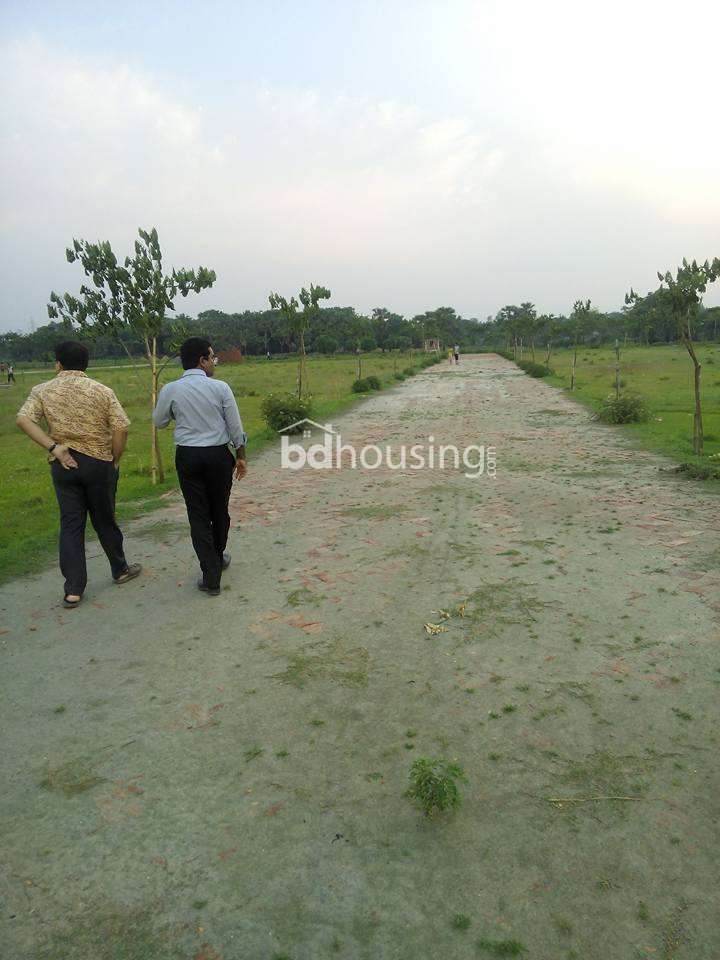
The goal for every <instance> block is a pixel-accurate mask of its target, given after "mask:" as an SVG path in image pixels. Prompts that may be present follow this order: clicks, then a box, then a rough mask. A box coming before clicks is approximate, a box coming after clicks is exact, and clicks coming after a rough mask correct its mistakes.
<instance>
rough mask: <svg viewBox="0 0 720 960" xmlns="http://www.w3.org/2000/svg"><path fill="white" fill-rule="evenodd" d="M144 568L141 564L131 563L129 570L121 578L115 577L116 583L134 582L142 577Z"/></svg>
mask: <svg viewBox="0 0 720 960" xmlns="http://www.w3.org/2000/svg"><path fill="white" fill-rule="evenodd" d="M141 570H142V567H141V566H140V564H139V563H131V564H130V565H129V566H128V568H127V570H124V571H123V572H122V573H121V574H120V576H119V577H113V579H114V581H115V583H127V582H128V580H134V579H135V577H137V576H139V575H140V571H141Z"/></svg>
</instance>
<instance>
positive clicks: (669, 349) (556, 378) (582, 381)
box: [525, 343, 720, 462]
mask: <svg viewBox="0 0 720 960" xmlns="http://www.w3.org/2000/svg"><path fill="white" fill-rule="evenodd" d="M697 354H698V357H699V359H700V362H701V363H702V377H703V380H702V397H703V426H704V430H705V454H706V456H707V455H710V454H714V453H718V452H720V346H718V345H717V344H713V343H709V344H702V345H700V346H698V347H697ZM544 356H545V354H544V351H540V350H537V351H536V359H537V360H538V361H542V360H544ZM529 358H530V357H529V353H528V352H527V351H526V353H525V359H529ZM571 363H572V351H571V350H558V351H556V352H555V353H553V354H552V356H551V358H550V367H551V368H552V370H553V373H554V375H553V376H551V377H548V378H547V379H546V381H545V382H546V383H551V384H553V385H554V386H557V387H564V388H569V386H570V366H571ZM620 377H621V381H622V382H623V383H624V386H623V390H626V391H627V392H629V393H638V394H640V395H641V396H643V397H645V399H646V400H647V403H648V406H649V408H650V410H651V411H652V418H651V419H650V420H649V421H648V422H647V423H633V424H625V425H624V426H622V427H618V428H617V429H620V430H622V432H623V433H624V434H625V435H627V436H631V437H633V438H635V439H636V440H637V442H638V443H639V444H641V445H642V446H644V447H647V448H648V449H652V450H655V451H657V452H659V453H663V454H665V455H666V456H669V457H672V458H673V459H674V460H677V461H680V462H682V461H694V460H695V459H696V458H695V457H694V455H693V449H692V416H693V410H694V395H693V366H692V362H691V360H690V357H689V356H688V354H687V351H686V350H685V348H684V347H682V346H657V347H635V346H630V347H623V348H621V351H620ZM614 390H615V351H614V350H613V349H612V348H609V347H599V348H597V349H584V350H580V351H579V352H578V363H577V373H576V388H575V390H574V391H573V392H572V393H570V391H569V390H568V395H569V396H572V397H573V398H574V399H576V400H579V401H580V402H582V403H585V404H587V405H588V406H589V407H591V408H592V409H594V410H597V409H598V408H599V407H600V404H601V402H602V400H603V399H604V398H605V397H606V396H607V395H608V394H610V393H614Z"/></svg>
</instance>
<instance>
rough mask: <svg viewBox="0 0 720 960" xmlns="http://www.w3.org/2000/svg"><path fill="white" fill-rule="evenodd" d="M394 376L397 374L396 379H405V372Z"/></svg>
mask: <svg viewBox="0 0 720 960" xmlns="http://www.w3.org/2000/svg"><path fill="white" fill-rule="evenodd" d="M394 376H395V379H396V380H404V379H405V374H404V373H396V374H395V375H394Z"/></svg>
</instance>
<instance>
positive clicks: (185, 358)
mask: <svg viewBox="0 0 720 960" xmlns="http://www.w3.org/2000/svg"><path fill="white" fill-rule="evenodd" d="M209 356H210V341H209V340H206V339H205V337H190V338H189V339H188V340H186V341H185V343H183V345H182V346H181V347H180V359H181V360H182V365H183V370H193V369H194V368H195V367H197V366H199V364H200V359H201V357H209Z"/></svg>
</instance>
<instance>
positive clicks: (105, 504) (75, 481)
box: [50, 450, 127, 596]
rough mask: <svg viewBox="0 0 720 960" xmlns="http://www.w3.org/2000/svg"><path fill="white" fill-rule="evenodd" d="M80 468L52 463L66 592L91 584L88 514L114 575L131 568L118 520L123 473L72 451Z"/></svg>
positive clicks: (69, 592) (74, 591)
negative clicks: (87, 557) (87, 559)
mask: <svg viewBox="0 0 720 960" xmlns="http://www.w3.org/2000/svg"><path fill="white" fill-rule="evenodd" d="M70 452H71V453H72V455H73V457H74V458H75V460H76V461H77V468H75V469H71V470H66V469H65V468H64V467H63V466H62V464H60V463H59V462H58V461H57V460H53V461H52V463H51V464H50V470H51V472H52V480H53V484H54V486H55V494H56V496H57V501H58V505H59V507H60V570H61V571H62V574H63V576H64V577H65V595H66V596H67V595H68V594H78V595H79V594H82V593H83V591H84V590H85V587H86V586H87V566H86V563H85V527H86V525H87V517H88V513H89V514H90V522H91V523H92V525H93V527H94V528H95V533H97V535H98V540H99V541H100V546H101V547H102V548H103V550H104V551H105V554H106V556H107V558H108V560H109V561H110V569H111V571H112V575H113V577H119V576H120V574H121V573H122V572H123V571H124V570H125V569H126V568H127V561H126V560H125V553H124V552H123V535H122V533H121V532H120V527H118V525H117V522H116V520H115V495H116V493H117V483H118V476H119V472H118V471H117V470H116V469H115V467H114V466H113V465H112V463H110V462H108V461H107V460H97V459H96V458H95V457H88V456H87V454H85V453H79V452H78V451H77V450H71V451H70Z"/></svg>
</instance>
